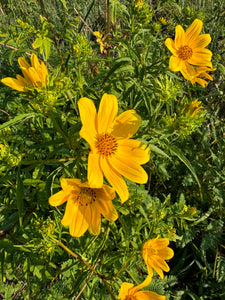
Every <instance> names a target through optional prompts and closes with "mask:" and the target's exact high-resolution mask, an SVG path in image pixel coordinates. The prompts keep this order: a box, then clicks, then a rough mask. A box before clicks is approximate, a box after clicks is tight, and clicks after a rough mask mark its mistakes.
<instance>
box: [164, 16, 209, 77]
mask: <svg viewBox="0 0 225 300" xmlns="http://www.w3.org/2000/svg"><path fill="white" fill-rule="evenodd" d="M202 26H203V23H202V21H201V20H198V19H195V20H194V22H193V23H192V24H191V25H190V26H189V27H188V29H187V30H186V32H185V31H184V29H183V27H182V26H180V25H178V26H176V30H175V41H173V40H172V39H170V38H167V39H166V41H165V45H166V46H167V48H168V49H169V50H170V51H171V52H172V54H173V55H172V56H171V57H170V61H169V67H170V69H171V70H172V71H174V72H177V71H181V70H184V69H185V70H188V65H195V66H201V67H212V63H211V58H212V52H211V51H210V50H208V49H205V47H206V46H207V45H208V44H209V43H210V42H211V37H210V34H201V35H200V32H201V30H202Z"/></svg>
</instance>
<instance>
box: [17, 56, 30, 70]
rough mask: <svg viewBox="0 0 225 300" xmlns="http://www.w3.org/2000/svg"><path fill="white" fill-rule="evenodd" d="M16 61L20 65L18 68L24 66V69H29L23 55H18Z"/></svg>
mask: <svg viewBox="0 0 225 300" xmlns="http://www.w3.org/2000/svg"><path fill="white" fill-rule="evenodd" d="M18 63H19V65H20V68H25V69H29V68H30V65H29V63H28V62H27V61H26V60H25V59H24V58H23V57H19V58H18Z"/></svg>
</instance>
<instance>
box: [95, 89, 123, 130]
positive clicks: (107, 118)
mask: <svg viewBox="0 0 225 300" xmlns="http://www.w3.org/2000/svg"><path fill="white" fill-rule="evenodd" d="M117 113H118V101H117V98H116V97H115V96H114V95H109V94H104V95H103V96H102V99H101V102H100V106H99V110H98V133H105V132H108V131H109V129H110V128H111V127H112V124H113V122H114V120H115V118H116V116H117Z"/></svg>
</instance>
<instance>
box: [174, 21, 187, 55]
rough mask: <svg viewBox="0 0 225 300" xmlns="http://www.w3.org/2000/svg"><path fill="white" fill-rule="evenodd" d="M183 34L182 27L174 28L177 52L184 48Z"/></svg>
mask: <svg viewBox="0 0 225 300" xmlns="http://www.w3.org/2000/svg"><path fill="white" fill-rule="evenodd" d="M184 38H185V33H184V29H183V27H182V26H180V25H177V26H176V28H175V48H176V49H177V50H178V49H179V48H180V47H182V46H184Z"/></svg>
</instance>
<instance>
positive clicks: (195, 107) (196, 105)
mask: <svg viewBox="0 0 225 300" xmlns="http://www.w3.org/2000/svg"><path fill="white" fill-rule="evenodd" d="M201 104H202V102H201V101H198V100H194V101H192V102H191V104H190V105H189V106H188V107H187V110H186V114H187V115H188V116H189V117H191V118H193V117H195V116H196V115H197V114H198V111H199V110H200V109H201V108H204V107H203V106H201Z"/></svg>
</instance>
